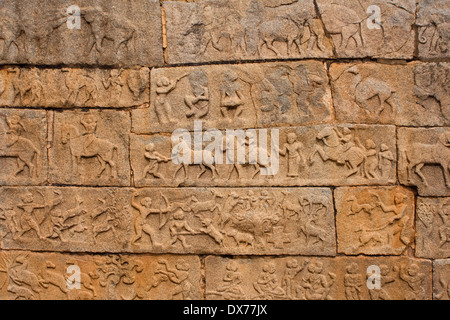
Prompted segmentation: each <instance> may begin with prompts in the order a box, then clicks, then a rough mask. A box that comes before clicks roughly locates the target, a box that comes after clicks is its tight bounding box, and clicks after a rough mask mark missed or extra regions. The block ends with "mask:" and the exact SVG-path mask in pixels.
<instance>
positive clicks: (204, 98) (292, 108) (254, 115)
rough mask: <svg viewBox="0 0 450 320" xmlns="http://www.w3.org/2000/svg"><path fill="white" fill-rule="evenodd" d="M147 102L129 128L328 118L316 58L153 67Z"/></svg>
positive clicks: (323, 74)
mask: <svg viewBox="0 0 450 320" xmlns="http://www.w3.org/2000/svg"><path fill="white" fill-rule="evenodd" d="M151 84H152V85H151V88H152V89H151V101H150V107H149V108H145V109H138V110H135V111H133V112H132V114H133V132H136V133H153V132H172V131H174V130H175V129H178V128H186V129H188V130H192V129H193V127H194V121H195V120H198V121H202V122H203V126H204V128H205V129H209V128H217V129H221V128H226V129H232V128H248V127H266V126H268V125H270V126H281V125H300V124H307V123H320V122H322V123H323V122H330V121H331V114H332V108H331V92H330V88H329V87H328V77H327V70H326V66H325V65H324V64H323V63H321V62H311V61H310V62H301V63H298V62H297V63H283V64H280V63H261V64H239V65H221V66H203V67H202V66H198V67H180V68H165V69H153V70H152V72H151Z"/></svg>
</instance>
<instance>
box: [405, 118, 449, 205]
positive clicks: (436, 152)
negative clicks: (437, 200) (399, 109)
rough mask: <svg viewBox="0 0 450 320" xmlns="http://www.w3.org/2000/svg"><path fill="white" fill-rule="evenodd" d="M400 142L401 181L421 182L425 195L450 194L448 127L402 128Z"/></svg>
mask: <svg viewBox="0 0 450 320" xmlns="http://www.w3.org/2000/svg"><path fill="white" fill-rule="evenodd" d="M424 130H426V131H427V133H426V135H425V136H423V137H420V136H419V135H420V134H422V133H423V132H424ZM398 145H399V157H400V159H399V169H400V171H399V178H400V182H402V183H404V184H406V185H415V186H417V187H418V189H419V194H420V195H423V196H447V195H450V162H449V159H450V131H449V129H448V128H445V127H443V128H429V129H406V128H405V129H399V137H398Z"/></svg>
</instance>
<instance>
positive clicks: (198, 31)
mask: <svg viewBox="0 0 450 320" xmlns="http://www.w3.org/2000/svg"><path fill="white" fill-rule="evenodd" d="M163 9H164V12H165V17H166V20H165V21H166V22H165V27H166V32H167V50H168V62H169V63H189V62H207V61H234V60H255V59H275V58H282V59H287V58H313V57H314V58H330V57H332V56H333V52H332V46H331V43H330V40H329V39H328V38H327V37H326V36H325V32H324V30H323V25H322V22H321V21H320V19H319V16H318V15H317V13H316V10H315V7H314V3H313V1H312V0H298V1H279V0H276V1H273V0H244V1H240V0H239V1H237V0H232V1H229V0H205V1H196V2H190V3H186V2H180V1H164V2H163Z"/></svg>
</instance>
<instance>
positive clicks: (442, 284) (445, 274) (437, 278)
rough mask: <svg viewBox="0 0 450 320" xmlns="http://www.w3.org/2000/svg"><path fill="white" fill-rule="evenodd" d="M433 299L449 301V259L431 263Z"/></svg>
mask: <svg viewBox="0 0 450 320" xmlns="http://www.w3.org/2000/svg"><path fill="white" fill-rule="evenodd" d="M433 299H434V300H450V259H447V260H434V261H433Z"/></svg>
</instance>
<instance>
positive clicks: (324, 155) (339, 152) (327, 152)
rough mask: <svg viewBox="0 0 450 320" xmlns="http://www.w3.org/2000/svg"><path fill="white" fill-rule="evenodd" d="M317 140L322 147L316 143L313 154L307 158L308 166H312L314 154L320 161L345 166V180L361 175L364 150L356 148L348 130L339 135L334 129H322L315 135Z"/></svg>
mask: <svg viewBox="0 0 450 320" xmlns="http://www.w3.org/2000/svg"><path fill="white" fill-rule="evenodd" d="M317 140H319V141H321V142H322V144H323V145H320V144H318V143H316V145H315V146H314V149H313V152H312V153H311V155H310V156H309V164H310V165H313V164H314V162H315V160H314V157H315V155H316V154H318V155H319V156H320V158H321V159H322V161H324V162H326V161H333V162H336V163H337V164H338V165H341V166H346V168H347V169H348V173H347V178H348V177H351V176H353V175H355V174H357V173H360V174H361V173H362V170H363V164H364V161H365V160H366V150H364V149H362V148H361V147H358V146H356V144H355V142H354V140H356V138H353V134H352V132H351V130H350V129H349V128H344V129H343V132H342V133H341V132H340V131H339V130H338V129H336V128H330V127H327V128H324V129H322V130H321V131H320V132H319V133H318V134H317Z"/></svg>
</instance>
